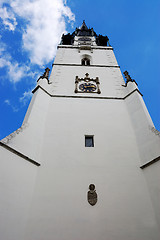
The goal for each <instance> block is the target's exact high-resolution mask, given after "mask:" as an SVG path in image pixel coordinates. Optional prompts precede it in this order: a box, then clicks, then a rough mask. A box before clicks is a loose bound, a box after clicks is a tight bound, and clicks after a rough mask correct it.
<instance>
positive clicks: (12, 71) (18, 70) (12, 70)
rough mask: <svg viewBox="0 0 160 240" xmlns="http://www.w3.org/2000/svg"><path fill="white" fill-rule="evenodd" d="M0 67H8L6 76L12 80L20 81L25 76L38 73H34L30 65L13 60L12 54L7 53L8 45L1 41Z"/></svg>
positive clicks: (14, 81)
mask: <svg viewBox="0 0 160 240" xmlns="http://www.w3.org/2000/svg"><path fill="white" fill-rule="evenodd" d="M0 46H1V47H0V68H4V67H5V68H6V69H7V71H6V76H5V77H7V78H8V79H9V81H10V82H12V83H16V82H19V81H20V80H21V79H22V78H24V77H28V76H30V77H34V76H35V75H36V74H37V73H32V72H31V70H30V67H29V66H26V65H24V64H19V63H18V62H17V61H15V60H13V59H12V57H11V55H10V54H9V53H7V51H6V46H5V44H4V43H2V42H1V41H0Z"/></svg>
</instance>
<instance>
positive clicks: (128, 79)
mask: <svg viewBox="0 0 160 240" xmlns="http://www.w3.org/2000/svg"><path fill="white" fill-rule="evenodd" d="M123 74H124V76H125V78H126V83H125V85H122V86H123V87H127V84H128V82H135V84H136V85H138V84H137V83H136V81H135V80H134V79H132V78H131V77H130V75H129V73H128V72H127V71H125V72H124V73H123Z"/></svg>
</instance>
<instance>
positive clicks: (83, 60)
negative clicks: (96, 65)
mask: <svg viewBox="0 0 160 240" xmlns="http://www.w3.org/2000/svg"><path fill="white" fill-rule="evenodd" d="M81 65H83V66H89V65H90V59H89V58H86V57H85V58H83V59H82V60H81Z"/></svg>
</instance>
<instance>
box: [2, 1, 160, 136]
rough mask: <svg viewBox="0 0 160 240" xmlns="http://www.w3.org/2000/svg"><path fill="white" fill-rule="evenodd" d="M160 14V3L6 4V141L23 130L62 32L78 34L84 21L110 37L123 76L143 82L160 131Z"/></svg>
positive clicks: (4, 2)
mask: <svg viewBox="0 0 160 240" xmlns="http://www.w3.org/2000/svg"><path fill="white" fill-rule="evenodd" d="M159 12H160V1H159V0H154V1H148V0H134V1H132V0H130V1H129V0H114V1H113V0H100V1H97V0H68V1H63V0H23V1H20V0H1V2H0V29H1V31H0V97H1V101H0V111H1V117H0V138H3V137H5V136H7V135H8V134H10V133H11V132H13V131H15V130H16V129H17V128H19V127H20V126H21V124H22V121H23V119H24V116H25V113H26V110H27V108H28V105H29V102H30V99H31V96H32V94H31V91H32V89H33V88H34V86H35V85H36V81H37V79H38V77H39V76H40V75H41V74H42V73H43V71H44V69H45V68H46V67H49V68H51V65H52V62H53V60H54V57H55V54H56V46H57V44H58V43H59V42H60V37H61V35H62V33H64V32H73V31H74V30H75V28H76V27H79V26H81V24H82V21H83V20H84V19H85V21H86V24H87V26H88V27H93V28H94V30H95V32H96V33H97V34H103V35H107V36H108V37H109V39H110V43H111V45H112V46H113V48H114V52H115V55H116V58H117V61H118V63H119V65H120V67H121V71H122V72H124V71H125V70H127V71H128V72H129V74H130V75H131V77H132V78H133V79H135V80H136V81H137V83H138V86H139V89H140V91H141V92H142V94H143V95H144V101H145V103H146V106H147V108H148V111H149V113H150V115H151V117H152V120H153V122H154V124H155V127H156V128H157V129H158V130H160V107H159V104H160V100H159V96H160V31H159V24H160V14H159Z"/></svg>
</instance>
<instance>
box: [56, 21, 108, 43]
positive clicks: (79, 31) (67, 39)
mask: <svg viewBox="0 0 160 240" xmlns="http://www.w3.org/2000/svg"><path fill="white" fill-rule="evenodd" d="M75 36H89V37H93V36H94V37H95V38H96V43H97V45H98V46H107V45H109V39H108V37H107V36H102V35H97V34H96V32H95V31H94V30H93V28H88V27H87V25H86V23H85V21H83V23H82V26H81V27H80V28H76V30H75V31H74V32H73V33H72V34H70V33H68V34H66V35H64V34H63V35H62V39H61V44H62V45H72V44H73V41H74V37H75ZM109 46H110V45H109Z"/></svg>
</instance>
